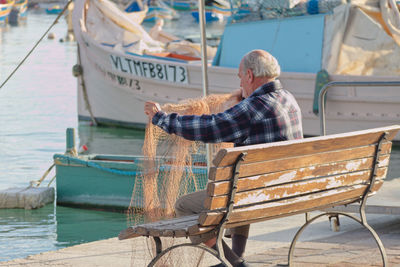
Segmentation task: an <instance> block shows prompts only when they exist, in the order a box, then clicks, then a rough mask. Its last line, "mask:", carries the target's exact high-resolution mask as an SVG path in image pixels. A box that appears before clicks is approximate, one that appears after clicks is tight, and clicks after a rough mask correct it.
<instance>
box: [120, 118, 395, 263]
mask: <svg viewBox="0 0 400 267" xmlns="http://www.w3.org/2000/svg"><path fill="white" fill-rule="evenodd" d="M399 130H400V125H393V126H390V127H384V128H376V129H370V130H365V131H357V132H350V133H344V134H335V135H328V136H321V137H313V138H305V139H301V140H292V141H283V142H276V143H269V144H261V145H252V146H244V147H236V148H229V149H222V150H220V151H219V152H218V153H217V155H216V156H215V158H214V160H213V165H214V166H213V167H211V168H210V171H209V180H210V181H209V183H208V185H207V194H208V197H207V199H206V201H205V203H204V207H205V210H206V211H204V212H202V213H201V214H198V215H192V216H185V217H180V218H175V219H170V220H163V221H158V222H153V223H147V224H142V225H137V226H132V227H129V228H127V229H126V230H123V231H122V232H121V233H120V234H119V238H120V239H127V238H132V237H137V236H151V237H153V238H154V240H155V242H156V250H157V256H156V257H155V258H154V259H153V260H152V261H151V262H150V264H149V266H153V265H154V264H155V263H156V262H157V260H158V259H159V258H160V257H161V256H163V255H164V254H165V253H167V252H168V251H170V250H172V249H174V248H177V247H181V246H197V247H199V248H200V249H203V250H206V251H208V252H210V253H211V254H213V255H214V256H215V257H217V258H218V259H219V260H221V262H223V263H224V264H226V265H227V266H230V264H229V262H228V261H227V260H226V259H225V257H224V254H223V251H222V245H221V239H222V235H223V230H224V229H225V228H231V227H235V226H240V225H245V224H251V223H255V222H260V221H264V220H270V219H274V218H279V217H286V216H291V215H295V214H299V213H306V214H308V212H310V211H315V210H321V213H319V214H318V215H315V216H314V217H312V218H311V217H310V216H306V218H307V220H306V222H305V224H304V225H303V226H302V227H301V228H300V229H299V231H298V232H297V234H296V235H295V237H294V238H293V240H292V243H291V246H290V249H289V255H288V264H289V266H290V265H291V263H292V256H293V251H294V247H295V244H296V241H297V239H298V238H299V236H300V234H301V233H302V231H303V230H304V229H305V227H306V226H307V225H309V224H310V223H311V222H312V221H314V220H315V219H317V218H319V217H321V216H330V217H331V216H336V217H337V216H338V215H344V216H347V217H349V218H352V219H354V220H356V221H357V222H359V223H360V224H361V225H362V226H364V227H365V228H366V229H368V230H369V231H370V232H371V234H372V236H373V237H374V239H375V240H376V243H377V245H378V247H379V250H380V252H381V255H382V260H383V265H384V266H385V265H387V257H386V253H385V250H384V247H383V245H382V242H381V241H380V239H379V237H378V235H377V234H376V232H375V231H374V230H373V229H372V228H371V227H370V226H369V225H368V223H367V220H366V217H365V211H364V209H365V204H366V199H367V196H369V195H372V194H374V193H375V192H376V191H377V190H378V189H379V188H380V187H381V186H382V183H383V179H384V178H385V177H386V173H387V168H388V165H389V158H390V152H391V146H392V143H391V140H393V138H394V137H395V135H396V134H397V132H398V131H399ZM355 202H358V203H360V208H359V217H356V216H354V215H352V214H348V213H345V212H340V211H339V212H325V211H323V210H324V209H326V208H331V207H335V206H338V205H346V204H350V203H355ZM210 234H215V235H216V236H217V249H216V250H213V249H211V248H208V247H206V246H204V245H202V244H200V245H193V244H190V243H184V244H179V245H175V246H172V247H169V248H167V249H164V250H163V249H162V244H161V239H160V237H188V236H194V235H210Z"/></svg>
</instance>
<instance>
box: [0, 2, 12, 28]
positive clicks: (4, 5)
mask: <svg viewBox="0 0 400 267" xmlns="http://www.w3.org/2000/svg"><path fill="white" fill-rule="evenodd" d="M13 5H14V1H13V0H12V1H10V0H2V1H0V24H6V23H7V22H8V15H9V14H10V12H11V9H12V7H13Z"/></svg>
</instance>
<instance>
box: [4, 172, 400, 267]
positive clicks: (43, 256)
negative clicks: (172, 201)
mask: <svg viewBox="0 0 400 267" xmlns="http://www.w3.org/2000/svg"><path fill="white" fill-rule="evenodd" d="M399 190H400V179H394V180H392V181H387V182H385V183H384V185H383V187H382V189H381V190H380V191H379V192H378V194H376V196H373V197H372V198H369V199H368V201H367V203H371V204H372V205H375V206H376V207H377V208H378V209H380V210H383V211H385V212H387V211H390V213H391V214H390V215H383V214H367V221H368V223H369V225H371V226H372V227H373V229H375V231H376V232H377V233H378V235H379V237H380V238H381V240H382V243H383V245H384V246H385V248H386V252H387V256H388V261H389V266H390V267H396V266H399V267H400V212H399V210H400V200H399V192H400V191H399ZM387 207H389V209H388V208H387ZM367 210H368V209H367ZM313 214H314V213H313ZM315 214H317V213H315ZM304 222H305V218H304V214H303V215H301V214H300V215H295V216H291V217H286V218H280V219H275V220H271V221H265V222H260V223H255V224H252V226H251V228H250V237H249V241H248V245H247V249H246V256H245V258H246V260H247V261H248V262H249V263H251V264H252V266H257V267H258V266H261V267H262V266H269V267H270V266H271V267H272V266H274V267H275V266H279V264H286V263H287V254H288V251H289V246H290V242H291V240H292V239H293V236H294V235H295V233H296V232H297V230H298V229H299V227H300V226H301V225H303V224H304ZM93 227H95V225H94V226H93ZM121 230H122V229H121ZM115 234H116V235H118V233H115ZM148 240H149V239H148V238H144V237H138V238H134V239H129V240H124V241H119V240H118V239H117V238H111V239H106V240H101V241H96V242H91V243H87V244H81V245H77V246H73V247H68V248H64V249H60V250H57V251H50V252H45V253H40V254H38V255H32V256H28V257H26V258H23V259H15V260H12V261H8V262H0V266H33V267H36V266H73V267H80V266H82V267H83V266H85V267H87V266H113V267H118V266H121V267H122V266H124V267H125V266H134V267H137V266H138V267H139V266H146V265H147V264H148V263H149V261H150V256H149V245H148V243H147V242H148ZM178 240H180V241H178V242H185V241H186V240H185V239H184V238H183V239H182V238H181V239H178ZM227 242H228V243H229V239H228V240H227ZM190 250H191V249H190V248H185V249H184V250H181V251H178V252H177V254H178V257H179V258H182V261H183V262H187V259H190V258H193V255H194V253H193V252H192V251H190ZM192 250H193V249H192ZM0 253H1V251H0ZM206 255H208V254H206ZM215 263H216V260H215V259H214V258H212V257H210V256H208V257H205V260H204V262H203V264H201V265H200V266H209V265H211V264H215ZM294 263H295V264H294V266H299V267H303V266H304V267H309V266H310V267H322V266H329V267H333V266H335V267H349V266H357V267H367V266H382V260H381V255H380V253H379V249H378V247H377V246H376V243H375V241H374V239H373V238H372V236H371V234H370V233H369V232H368V231H367V230H366V229H364V228H363V227H362V226H361V225H360V224H359V223H357V222H355V221H354V220H351V219H349V218H347V217H344V216H341V217H340V231H339V232H333V231H331V230H330V223H329V220H328V219H327V218H326V217H322V218H319V219H318V220H316V221H315V222H313V223H312V224H311V225H309V226H308V227H307V228H306V229H305V231H304V232H303V233H302V235H301V237H300V240H299V241H298V242H297V244H296V249H295V251H294ZM175 265H176V264H175ZM164 266H165V265H164ZM185 266H188V265H187V264H186V265H185V264H179V267H185ZM191 266H195V265H193V264H191Z"/></svg>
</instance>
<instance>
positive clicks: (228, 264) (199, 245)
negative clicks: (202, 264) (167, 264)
mask: <svg viewBox="0 0 400 267" xmlns="http://www.w3.org/2000/svg"><path fill="white" fill-rule="evenodd" d="M179 247H196V248H199V249H202V250H205V251H207V252H209V253H211V255H213V256H214V257H216V258H217V259H218V260H220V261H221V262H222V263H223V264H225V266H228V267H230V266H232V265H231V264H230V263H229V262H228V261H226V260H225V259H223V258H221V257H220V255H219V253H218V252H217V251H216V250H214V249H212V248H210V247H207V246H205V245H203V244H197V245H195V244H191V243H184V244H178V245H175V246H172V247H169V248H167V249H165V250H163V251H161V252H160V253H158V254H157V256H156V257H154V258H153V259H152V260H151V262H150V263H149V265H147V266H148V267H152V266H154V265H155V264H156V263H157V261H158V260H159V259H160V258H161V257H162V256H164V255H165V254H167V253H168V252H170V251H171V250H173V249H176V248H179Z"/></svg>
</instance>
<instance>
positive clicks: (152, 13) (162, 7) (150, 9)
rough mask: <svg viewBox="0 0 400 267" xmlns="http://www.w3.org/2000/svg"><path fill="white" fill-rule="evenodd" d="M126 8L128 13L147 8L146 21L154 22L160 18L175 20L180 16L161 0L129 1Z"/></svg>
mask: <svg viewBox="0 0 400 267" xmlns="http://www.w3.org/2000/svg"><path fill="white" fill-rule="evenodd" d="M124 10H125V12H128V13H131V12H140V11H145V10H147V12H146V16H145V17H144V19H143V21H144V22H154V21H156V20H158V19H163V20H174V19H178V18H179V15H178V13H177V12H176V11H175V10H174V9H172V8H171V7H169V6H167V5H166V4H165V3H164V2H162V1H161V0H155V1H147V2H146V4H144V3H143V2H141V1H139V2H138V1H137V0H134V1H132V2H131V3H129V4H128V5H127V6H126V7H125V8H124Z"/></svg>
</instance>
